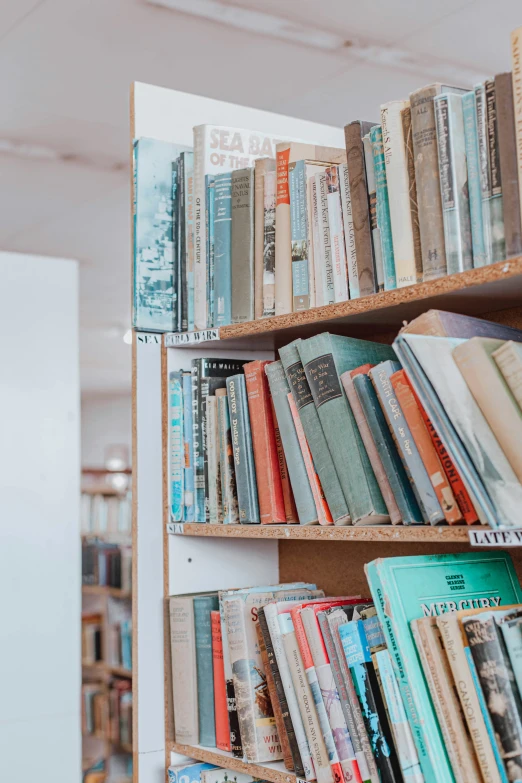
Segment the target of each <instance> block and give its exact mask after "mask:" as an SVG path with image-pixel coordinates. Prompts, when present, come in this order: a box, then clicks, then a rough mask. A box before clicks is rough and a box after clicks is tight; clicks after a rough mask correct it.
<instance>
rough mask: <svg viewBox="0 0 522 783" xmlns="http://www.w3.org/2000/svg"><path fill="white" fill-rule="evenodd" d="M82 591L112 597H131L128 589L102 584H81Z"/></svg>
mask: <svg viewBox="0 0 522 783" xmlns="http://www.w3.org/2000/svg"><path fill="white" fill-rule="evenodd" d="M82 593H84V594H86V595H110V596H111V597H112V598H132V593H131V592H130V590H121V589H120V588H119V587H104V586H102V585H82Z"/></svg>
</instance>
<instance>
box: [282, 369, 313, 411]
mask: <svg viewBox="0 0 522 783" xmlns="http://www.w3.org/2000/svg"><path fill="white" fill-rule="evenodd" d="M286 377H287V378H288V383H289V384H290V388H291V389H292V394H293V395H294V400H295V404H296V407H297V410H301V408H304V406H305V405H309V404H310V403H311V402H313V401H314V398H313V397H312V392H311V391H310V386H309V385H308V381H307V380H306V375H305V371H304V367H303V365H302V364H301V362H294V363H293V364H291V365H290V367H288V368H287V370H286Z"/></svg>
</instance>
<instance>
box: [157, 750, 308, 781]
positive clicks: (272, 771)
mask: <svg viewBox="0 0 522 783" xmlns="http://www.w3.org/2000/svg"><path fill="white" fill-rule="evenodd" d="M169 750H170V751H171V752H173V753H181V754H182V755H183V756H190V757H191V758H194V759H197V760H198V761H206V762H207V763H208V764H215V765H216V766H218V767H223V768H224V769H232V770H234V771H235V772H243V773H245V774H246V775H251V776H252V777H254V778H260V779H261V780H269V781H271V782H272V783H296V781H297V778H296V776H295V775H294V774H293V773H292V772H288V770H286V769H285V768H284V766H283V763H282V762H277V761H276V762H272V763H271V764H267V765H266V766H265V765H263V764H251V763H249V762H245V761H242V760H241V759H238V758H235V757H234V756H232V754H231V753H226V752H225V751H220V750H217V749H216V748H203V747H201V745H182V744H180V743H178V742H173V743H172V744H171V745H170V748H169Z"/></svg>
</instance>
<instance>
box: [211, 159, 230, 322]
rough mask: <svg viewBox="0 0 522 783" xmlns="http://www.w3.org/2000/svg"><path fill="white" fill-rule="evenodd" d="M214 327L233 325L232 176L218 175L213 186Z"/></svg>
mask: <svg viewBox="0 0 522 783" xmlns="http://www.w3.org/2000/svg"><path fill="white" fill-rule="evenodd" d="M214 190H215V195H214V198H215V204H214V208H215V214H214V302H215V308H216V317H215V325H216V326H226V324H230V323H232V174H230V173H228V174H217V175H216V179H215V184H214Z"/></svg>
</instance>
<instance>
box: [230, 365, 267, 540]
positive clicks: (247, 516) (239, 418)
mask: <svg viewBox="0 0 522 783" xmlns="http://www.w3.org/2000/svg"><path fill="white" fill-rule="evenodd" d="M227 396H228V407H229V411H230V430H231V434H232V452H233V455H234V469H235V472H236V488H237V501H238V508H239V522H240V523H241V524H246V525H258V524H259V522H260V519H259V505H258V495H257V483H256V469H255V465H254V453H253V449H252V435H251V431H250V418H249V415H248V399H247V390H246V385H245V376H244V375H232V376H230V377H229V378H227Z"/></svg>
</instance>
